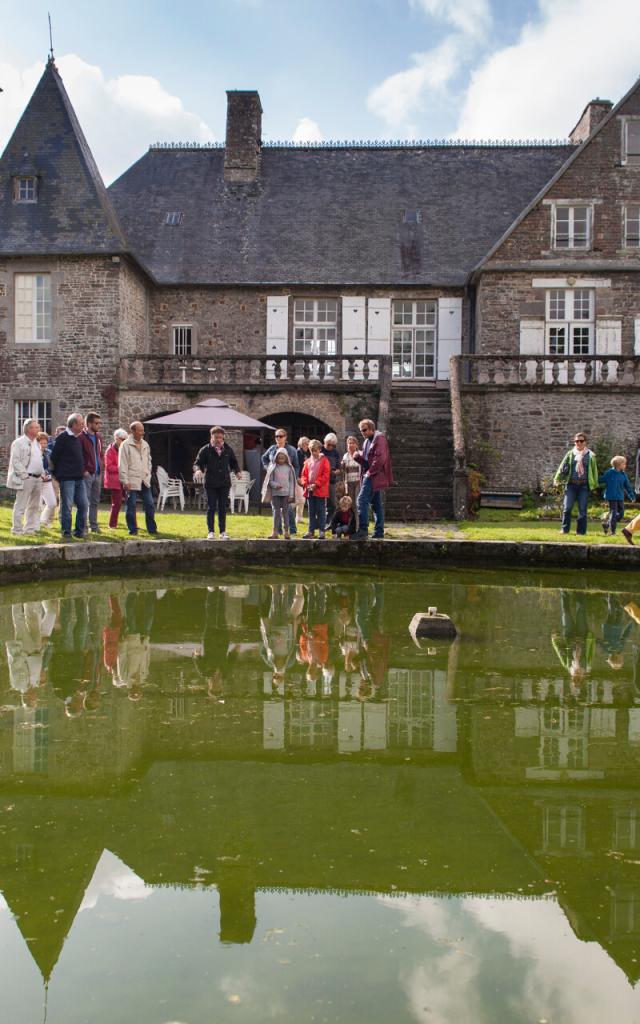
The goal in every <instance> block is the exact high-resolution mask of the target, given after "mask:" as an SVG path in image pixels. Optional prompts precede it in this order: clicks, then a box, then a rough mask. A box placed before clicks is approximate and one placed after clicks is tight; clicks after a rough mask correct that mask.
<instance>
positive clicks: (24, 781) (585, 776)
mask: <svg viewBox="0 0 640 1024" xmlns="http://www.w3.org/2000/svg"><path fill="white" fill-rule="evenodd" d="M103 586H104V584H102V583H100V584H98V585H97V587H103ZM454 591H455V593H454ZM448 594H449V600H450V601H451V603H453V600H454V597H455V599H456V600H458V601H459V603H460V607H461V612H460V617H461V620H462V621H463V622H464V614H465V613H467V614H469V615H470V621H473V623H474V628H475V630H476V633H477V635H478V636H484V635H485V634H486V633H487V632H488V631H489V630H490V629H492V628H493V626H494V625H495V626H496V633H497V634H498V635H499V636H502V635H501V634H499V631H498V626H501V622H502V621H503V620H504V616H503V617H502V619H501V615H500V605H499V603H498V600H497V597H496V596H495V595H494V594H493V593H491V592H487V593H485V595H484V598H483V601H482V602H476V603H475V604H474V605H473V608H472V612H473V618H471V612H469V608H468V607H466V606H465V605H464V601H465V600H466V599H467V598H466V596H465V595H466V591H465V590H464V588H461V587H457V589H456V588H454V587H453V586H452V587H451V588H450V590H449V591H448ZM143 596H144V595H143ZM472 596H473V595H472ZM196 597H197V603H196ZM534 597H535V600H534ZM136 600H137V606H136V607H135V608H134V609H133V611H132V615H133V618H132V620H131V621H132V623H133V625H135V629H134V628H133V625H132V627H131V631H130V632H131V634H132V635H135V636H139V637H141V638H142V637H148V647H147V645H146V641H145V656H144V658H143V659H136V665H138V666H140V665H142V669H141V670H140V669H139V668H138V669H136V671H138V673H139V674H140V671H141V672H142V675H146V677H147V678H146V679H144V680H141V682H140V685H141V688H142V691H143V697H142V699H141V700H139V701H134V700H131V699H130V691H128V690H127V688H126V687H120V686H114V685H111V680H110V678H107V679H106V681H105V679H104V678H103V679H102V684H101V688H100V697H99V704H98V706H97V708H95V709H93V710H92V711H91V713H83V714H82V715H79V716H78V717H75V718H73V717H69V714H68V711H69V708H68V706H65V704H64V702H63V701H62V700H61V699H59V697H58V696H57V695H56V692H55V689H54V684H55V682H56V680H55V672H52V673H51V675H52V679H50V680H49V681H48V682H47V683H46V685H43V687H42V688H41V691H40V693H39V704H38V706H37V707H36V708H29V707H23V706H21V705H20V704H18V702H17V701H14V704H13V706H12V707H11V708H10V709H8V708H7V707H5V710H4V713H3V714H2V715H0V785H1V787H2V791H3V792H4V793H5V794H6V795H7V796H8V797H9V798H10V802H11V804H12V805H13V807H14V810H13V811H12V828H11V829H10V830H6V831H3V832H0V889H1V890H2V892H3V893H4V895H5V898H6V899H7V902H8V904H9V906H10V907H11V909H12V910H13V912H14V914H15V915H16V919H17V924H18V926H19V928H20V929H21V931H22V934H23V935H24V936H25V939H26V941H27V942H28V944H29V948H30V949H31V951H32V952H33V955H34V957H35V958H36V960H37V962H38V964H39V965H40V967H41V970H42V973H43V975H44V976H45V977H48V975H49V974H50V972H51V970H52V968H53V966H54V965H55V963H56V961H57V959H58V957H59V955H60V951H61V949H62V945H63V943H64V940H65V937H66V935H67V934H68V932H69V930H70V928H71V927H72V926H73V921H74V918H75V915H76V913H77V911H78V908H79V907H80V906H81V903H82V899H83V894H84V892H85V890H86V887H87V885H88V884H89V882H90V880H91V878H92V876H93V874H94V872H95V869H96V865H97V864H98V862H99V860H100V857H101V854H102V852H103V850H105V849H108V850H110V851H112V852H113V853H114V855H116V856H117V857H118V858H120V860H121V861H122V862H123V863H124V864H126V865H127V866H128V867H129V868H130V870H131V871H133V872H135V873H136V874H137V875H138V876H139V878H140V879H143V880H144V882H145V883H146V884H147V885H149V886H161V885H169V886H176V887H191V886H195V885H199V886H211V887H216V888H217V890H218V892H219V897H220V922H219V935H220V940H221V941H222V942H234V943H237V942H250V941H252V939H253V938H254V933H255V930H256V894H260V893H261V892H264V891H268V890H273V889H285V890H301V891H305V892H308V891H314V892H319V893H323V892H334V891H340V892H344V893H362V892H370V893H390V892H395V891H397V889H396V887H398V889H402V891H404V892H408V893H416V894H426V893H430V894H433V893H436V894H452V895H463V894H476V895H480V894H496V893H499V894H505V895H506V896H508V897H509V898H514V897H513V894H514V893H526V894H529V895H531V896H536V895H542V894H544V893H545V892H548V891H549V890H550V889H555V890H556V891H557V894H558V896H557V898H558V900H559V901H560V903H561V905H562V907H563V908H564V910H565V913H566V915H567V918H568V920H569V921H570V923H571V925H572V928H573V929H574V931H575V933H576V935H577V936H578V937H579V938H580V939H582V940H584V941H597V942H598V943H599V944H600V945H601V946H602V947H603V948H605V949H606V950H607V951H608V952H609V953H610V955H611V956H612V957H613V958H614V959H615V961H616V963H618V964H619V965H620V966H621V968H622V969H623V970H624V971H625V973H626V974H627V976H628V977H629V978H631V979H632V980H634V981H635V980H636V978H637V976H638V971H637V967H636V962H637V961H638V960H640V953H639V947H640V878H638V874H637V872H638V868H637V863H636V862H637V861H638V860H640V796H638V790H637V780H638V769H639V767H640V765H639V763H638V761H639V757H640V727H639V724H638V711H639V710H640V708H639V706H638V705H637V704H636V703H635V701H636V697H635V692H634V686H633V680H632V678H631V662H629V664H628V665H625V666H624V668H623V669H622V670H621V671H619V672H617V673H615V674H614V673H613V672H612V671H610V670H609V669H607V668H606V667H605V664H604V660H603V659H601V661H600V662H599V661H597V660H594V663H593V666H592V667H591V670H590V673H589V675H588V676H587V678H586V679H585V680H584V682H583V684H582V686H581V688H580V690H579V692H578V693H577V694H576V692H575V687H574V690H573V691H572V689H571V686H570V684H569V681H568V679H567V677H566V675H563V674H562V671H561V666H560V664H559V662H558V659H557V658H556V656H555V654H554V652H553V650H552V648H551V645H550V644H549V643H548V642H546V643H545V646H544V648H543V649H541V650H539V653H536V656H535V658H534V657H532V654H531V651H532V649H533V648H534V644H535V642H536V641H535V638H536V637H538V636H539V635H540V632H541V630H542V631H543V632H544V629H546V628H547V625H548V627H549V628H548V632H550V630H551V628H552V625H553V621H554V614H555V612H554V608H553V600H552V599H551V598H550V597H545V601H543V602H541V604H542V607H541V608H539V607H538V605H537V604H536V602H537V601H538V600H539V598H538V596H537V595H531V594H525V604H528V605H529V606H530V607H529V610H528V613H527V617H526V622H525V624H524V625H520V626H519V627H518V628H519V629H520V631H521V632H520V634H519V640H520V645H519V646H517V645H514V644H513V635H512V634H510V633H509V628H510V627H509V622H508V621H507V622H506V625H505V627H504V636H503V637H502V643H503V649H504V650H509V658H508V659H505V656H504V654H503V653H501V648H500V647H499V645H496V647H495V649H494V648H492V649H491V650H490V651H489V653H488V654H485V655H484V656H483V658H482V659H481V658H479V657H478V651H479V650H481V649H482V650H485V649H484V648H481V646H480V644H479V643H478V642H475V641H473V640H472V639H471V640H467V639H465V630H464V629H462V630H461V632H462V634H463V636H462V640H461V642H460V644H459V645H455V646H454V647H452V648H447V649H444V650H442V649H438V651H437V652H436V654H435V655H434V656H432V655H431V654H428V653H426V652H423V651H419V650H416V649H415V648H414V647H413V645H412V643H411V641H410V640H409V639H408V636H407V634H406V621H405V620H406V615H405V614H404V612H402V609H400V610H399V611H398V610H397V609H396V608H395V607H394V606H393V604H392V603H391V602H387V605H386V606H385V617H384V619H383V620H381V621H378V622H374V623H373V626H374V627H375V629H376V630H378V632H379V633H380V632H381V627H384V628H385V629H386V630H387V632H388V636H389V638H390V642H389V644H388V651H387V655H386V660H385V662H384V666H383V667H384V672H383V673H378V674H377V676H376V679H375V685H372V684H371V683H370V677H371V676H372V675H373V673H369V676H365V675H364V674H361V673H359V672H356V671H349V672H347V671H346V668H345V667H344V666H343V664H342V663H341V662H340V659H339V657H338V656H337V655H335V654H332V656H331V657H329V658H328V659H327V663H326V665H325V666H324V668H323V672H322V674H321V675H318V678H317V685H316V686H315V689H313V688H311V687H310V686H309V682H310V681H309V678H308V677H307V675H306V674H305V667H304V666H302V667H301V666H300V664H299V663H297V662H296V660H295V658H292V659H291V663H290V665H289V666H288V667H287V671H286V682H285V684H283V686H282V694H280V693H279V692H278V686H279V685H280V684H279V683H277V685H276V686H275V687H274V672H273V668H272V666H270V665H269V664H268V660H265V658H264V657H263V652H262V650H261V631H260V620H261V617H264V615H265V614H266V613H265V601H264V600H263V594H262V593H261V587H260V586H258V585H256V586H253V585H252V586H246V587H245V586H243V587H239V586H238V587H231V586H230V587H228V588H227V589H226V590H225V591H218V592H216V593H211V594H210V595H209V596H208V597H207V598H206V600H205V601H204V602H203V601H202V599H201V591H200V592H199V593H198V594H197V595H194V598H193V600H192V599H191V597H190V591H189V588H187V587H184V588H183V589H182V591H181V592H180V595H179V600H178V599H177V598H176V599H173V598H171V594H170V592H169V593H168V596H167V598H165V597H162V598H157V599H156V598H155V596H154V597H153V600H150V601H148V602H147V603H145V601H144V600H143V599H142V597H141V598H140V599H139V600H138V599H137V598H136ZM469 600H471V598H470V597H469ZM545 602H546V603H545ZM434 603H436V602H435V601H434ZM440 603H441V604H443V602H440ZM123 605H124V602H123ZM547 607H548V613H549V614H548V619H549V621H548V623H547V624H546V625H545V622H544V614H546V610H547ZM387 609H388V610H387ZM134 613H135V614H134ZM205 616H209V618H208V619H206V617H205ZM145 617H146V618H145ZM354 618H355V617H354ZM147 620H148V621H149V622H151V620H152V625H149V626H148V627H146V626H145V621H147ZM3 622H4V623H5V625H4V627H3V625H2V623H3ZM207 624H208V625H209V626H211V625H212V624H213V625H214V626H215V631H214V632H212V631H211V630H210V629H208V628H207ZM496 624H497V625H496ZM2 628H6V629H8V630H10V629H13V624H12V622H11V621H10V618H9V619H7V618H6V616H5V618H4V620H3V613H2V609H0V629H2ZM145 630H146V631H145ZM468 632H469V635H471V630H469V631H468ZM212 636H213V638H214V649H213V653H212V651H211V646H210V644H211V638H212ZM523 637H524V639H523ZM2 639H5V637H2ZM545 639H547V638H545ZM56 642H57V638H56V634H55V633H54V635H53V643H54V645H55V643H56ZM101 643H102V640H101V634H100V632H99V631H98V632H96V631H95V630H93V632H92V631H91V630H89V631H88V633H87V639H86V641H85V648H86V650H85V654H87V652H88V654H89V655H90V654H91V652H92V645H93V646H94V648H95V650H94V651H93V653H94V654H95V653H96V651H97V653H98V654H99V655H101V656H102V655H103V653H104V652H103V650H102V648H101V647H100V644H101ZM96 645H97V646H96ZM208 645H209V646H208ZM104 650H105V651H106V650H107V648H106V647H105V648H104ZM512 651H515V653H514V654H513V656H512V654H511V652H512ZM107 653H108V652H107ZM147 655H148V657H147ZM216 659H217V660H216ZM100 660H101V659H100V657H99V658H98V661H100ZM121 660H122V662H123V664H124V662H125V661H126V659H121ZM103 661H104V659H103ZM89 662H91V664H94V663H95V658H94V660H93V661H91V658H89ZM106 662H107V663H109V664H111V663H112V662H113V658H111V657H110V656H109V657H106ZM114 664H115V665H116V669H117V659H116V662H115V663H114ZM219 664H222V666H223V668H222V670H221V672H220V678H218V677H217V676H212V672H211V669H212V668H213V669H215V668H216V667H217V666H218V665H219ZM374 667H378V666H374ZM125 671H128V669H126V670H125ZM382 676H383V677H384V678H382ZM363 679H364V684H363ZM212 680H213V686H210V684H211V682H212ZM311 682H313V683H314V684H315V683H316V680H314V679H312V680H311ZM8 692H9V691H8V689H6V690H5V694H6V693H8ZM454 698H459V699H454ZM614 787H617V788H614ZM43 794H44V795H46V799H47V804H46V808H47V813H46V815H43ZM292 836H295V842H292ZM177 837H178V838H177ZM518 898H519V897H518Z"/></svg>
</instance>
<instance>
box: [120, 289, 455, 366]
mask: <svg viewBox="0 0 640 1024" xmlns="http://www.w3.org/2000/svg"><path fill="white" fill-rule="evenodd" d="M445 294H446V295H447V296H451V297H454V296H462V294H463V293H462V290H461V289H459V288H458V289H447V290H446V291H443V290H442V289H438V288H409V289H392V290H391V289H381V288H365V287H362V288H353V287H350V288H345V289H339V288H335V287H331V288H317V287H316V288H304V289H303V288H278V287H276V288H273V287H272V288H262V289H261V288H215V287H193V286H189V287H184V286H183V287H162V288H156V289H154V290H153V291H152V293H151V296H150V310H149V319H150V347H149V351H150V352H151V353H153V354H154V355H170V354H171V353H172V351H173V335H172V328H173V325H174V324H189V325H191V327H192V339H191V340H192V352H193V355H197V356H200V357H201V358H203V359H206V358H207V357H213V356H233V355H246V354H256V355H263V354H264V352H265V349H266V334H267V297H268V296H270V295H290V296H291V299H290V302H289V339H290V342H291V341H292V339H293V326H294V325H293V309H294V301H293V300H294V299H295V298H326V299H335V300H336V301H337V303H338V322H337V337H338V346H339V344H340V338H341V337H342V308H341V306H342V304H341V299H342V296H343V295H360V296H365V297H367V298H379V297H389V296H390V297H391V298H392V299H393V298H398V299H403V298H404V299H436V300H437V299H438V298H439V297H441V296H442V295H445ZM468 350H469V305H468V302H467V301H466V300H464V301H463V351H465V352H466V351H468ZM138 351H139V352H140V351H146V350H144V349H143V350H138Z"/></svg>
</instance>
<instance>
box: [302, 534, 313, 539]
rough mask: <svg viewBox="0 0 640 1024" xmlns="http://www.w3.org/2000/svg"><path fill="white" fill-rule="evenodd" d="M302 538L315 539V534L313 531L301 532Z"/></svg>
mask: <svg viewBox="0 0 640 1024" xmlns="http://www.w3.org/2000/svg"><path fill="white" fill-rule="evenodd" d="M302 539H303V540H315V539H316V535H315V533H303V534H302Z"/></svg>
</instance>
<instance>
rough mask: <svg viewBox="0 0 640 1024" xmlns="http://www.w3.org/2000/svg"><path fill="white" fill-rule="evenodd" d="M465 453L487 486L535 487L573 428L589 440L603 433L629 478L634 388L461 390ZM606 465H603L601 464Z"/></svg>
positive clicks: (569, 441) (634, 437)
mask: <svg viewBox="0 0 640 1024" xmlns="http://www.w3.org/2000/svg"><path fill="white" fill-rule="evenodd" d="M463 410H464V420H465V431H466V442H467V451H468V452H469V457H470V459H472V460H475V461H477V462H478V463H479V464H480V467H481V469H482V472H483V473H484V475H485V476H486V477H487V483H488V486H490V487H495V488H501V489H503V490H510V491H520V490H521V491H528V490H533V491H536V490H539V489H540V486H541V484H542V482H543V480H545V478H546V479H547V480H548V478H549V477H550V476H551V475H552V474H553V473H555V471H556V469H557V468H558V465H559V464H560V460H561V459H562V456H563V455H564V453H565V452H566V451H567V450H568V448H569V447H572V445H573V436H574V434H575V432H576V430H584V431H585V433H586V434H587V436H588V437H589V439H590V441H591V442H592V443H595V442H596V441H597V440H598V439H602V438H608V439H610V440H611V441H616V442H618V443H619V447H620V449H621V450H618V451H616V452H614V451H612V452H611V455H616V454H618V455H626V456H627V460H628V463H629V468H628V473H630V475H631V478H632V479H633V472H634V466H635V456H636V450H637V448H638V443H639V440H640V416H639V415H638V414H639V411H640V400H639V398H638V395H637V393H634V392H629V391H625V389H624V388H614V387H610V388H609V389H608V390H607V391H606V392H603V391H596V393H595V394H594V393H593V392H592V391H590V390H589V389H586V388H573V389H565V388H563V389H562V390H560V389H557V388H556V389H555V390H551V389H549V388H544V387H541V388H538V389H535V388H531V389H526V390H524V393H523V389H522V388H517V389H509V388H505V387H496V388H492V389H486V390H482V391H479V392H476V393H470V392H465V393H463ZM601 468H602V469H606V468H608V467H607V466H604V467H601Z"/></svg>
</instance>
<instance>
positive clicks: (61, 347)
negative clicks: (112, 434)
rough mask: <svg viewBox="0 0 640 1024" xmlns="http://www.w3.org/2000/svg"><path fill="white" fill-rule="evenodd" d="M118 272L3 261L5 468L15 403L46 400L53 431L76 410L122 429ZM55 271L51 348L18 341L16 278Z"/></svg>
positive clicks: (84, 261)
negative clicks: (118, 409) (118, 396)
mask: <svg viewBox="0 0 640 1024" xmlns="http://www.w3.org/2000/svg"><path fill="white" fill-rule="evenodd" d="M119 270H120V267H119V265H118V264H117V263H114V262H112V260H111V259H110V258H109V257H105V256H99V257H98V256H97V257H87V256H84V257H58V258H51V257H49V258H35V257H28V258H27V257H25V258H22V259H11V260H6V261H0V464H2V465H3V466H6V464H7V461H8V453H9V446H10V444H11V441H12V440H13V438H14V434H15V411H14V410H15V407H14V403H15V402H16V401H17V400H27V399H28V400H36V399H37V400H48V401H50V402H51V404H52V426H53V428H54V429H55V426H56V424H57V423H62V422H64V421H65V419H66V417H67V416H68V415H69V413H71V412H73V411H74V410H75V409H78V410H79V411H81V412H87V411H89V410H90V409H96V410H97V411H99V412H101V413H102V414H103V416H104V420H105V422H104V429H105V433H107V432H109V431H111V430H113V429H115V426H116V425H117V424H116V423H115V419H116V408H115V396H114V389H115V383H116V380H117V372H118V357H119V309H120V301H119ZM43 272H44V273H47V272H48V273H50V274H51V278H52V280H51V284H52V334H53V340H52V341H51V342H46V343H38V344H26V343H16V342H15V338H14V323H15V312H14V285H13V278H14V274H16V273H43Z"/></svg>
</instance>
